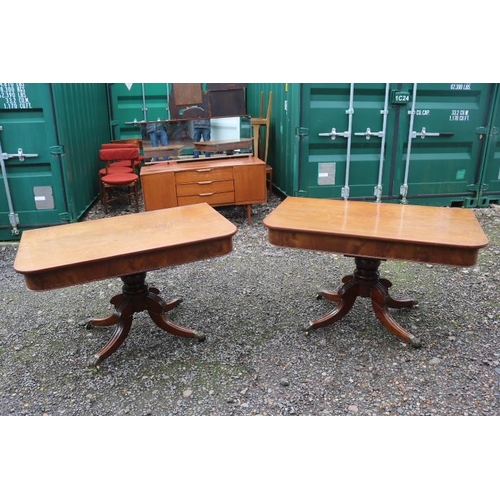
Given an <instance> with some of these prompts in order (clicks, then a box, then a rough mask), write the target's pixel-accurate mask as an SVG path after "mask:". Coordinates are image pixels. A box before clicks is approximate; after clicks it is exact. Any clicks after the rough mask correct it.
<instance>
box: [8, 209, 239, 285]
mask: <svg viewBox="0 0 500 500" xmlns="http://www.w3.org/2000/svg"><path fill="white" fill-rule="evenodd" d="M236 230H237V228H236V226H235V225H234V224H233V223H231V222H230V221H228V220H227V219H226V218H225V217H223V216H222V215H221V214H219V213H218V212H217V211H216V210H215V209H214V208H212V207H211V206H210V205H208V204H207V203H199V204H196V205H187V206H183V207H174V208H167V209H163V210H153V211H150V212H140V213H135V214H129V215H122V216H118V217H109V218H105V219H98V220H91V221H84V222H76V223H73V224H66V225H62V226H52V227H46V228H40V229H32V230H29V231H24V232H23V234H22V237H21V241H20V243H19V249H18V252H17V256H16V260H15V262H14V269H15V270H16V271H17V272H18V273H21V274H23V275H24V277H25V280H26V285H27V287H28V288H29V289H31V290H47V289H52V288H59V287H64V286H70V285H75V284H80V283H85V282H88V281H95V280H99V279H104V278H111V277H116V276H123V275H126V274H134V273H140V272H146V271H150V270H153V269H159V268H162V267H167V266H171V265H177V264H183V263H186V262H192V261H195V260H201V259H206V258H210V257H215V256H219V255H223V254H225V253H229V252H230V251H231V250H232V236H233V235H234V234H235V233H236Z"/></svg>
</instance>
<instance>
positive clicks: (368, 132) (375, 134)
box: [354, 127, 384, 140]
mask: <svg viewBox="0 0 500 500" xmlns="http://www.w3.org/2000/svg"><path fill="white" fill-rule="evenodd" d="M354 135H364V136H365V137H366V140H369V139H370V137H380V138H381V139H382V137H384V131H383V130H380V131H379V132H372V131H371V129H370V127H366V132H354Z"/></svg>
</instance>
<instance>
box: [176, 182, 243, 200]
mask: <svg viewBox="0 0 500 500" xmlns="http://www.w3.org/2000/svg"><path fill="white" fill-rule="evenodd" d="M227 192H231V193H232V192H234V182H233V180H232V179H231V180H229V181H199V182H196V183H192V184H179V185H177V196H192V195H200V194H207V193H213V194H214V193H227Z"/></svg>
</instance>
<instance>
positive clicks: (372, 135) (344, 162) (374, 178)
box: [299, 83, 389, 199]
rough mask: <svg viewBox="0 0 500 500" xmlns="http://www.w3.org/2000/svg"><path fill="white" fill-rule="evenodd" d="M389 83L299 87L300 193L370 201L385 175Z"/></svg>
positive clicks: (386, 173) (307, 85)
mask: <svg viewBox="0 0 500 500" xmlns="http://www.w3.org/2000/svg"><path fill="white" fill-rule="evenodd" d="M388 89H389V88H388V84H383V83H381V84H380V83H376V84H344V83H339V84H302V96H301V100H302V111H301V127H300V132H299V134H300V136H301V139H300V152H299V155H300V161H299V163H300V166H299V186H300V187H299V194H301V195H302V196H307V197H313V198H340V197H342V198H345V199H349V198H358V199H359V198H361V199H364V198H374V197H380V196H381V195H382V185H383V184H384V179H385V178H387V176H388V171H387V166H386V161H387V159H386V156H387V155H386V145H387V136H388V130H387V127H388V120H387V118H388V115H389V108H388Z"/></svg>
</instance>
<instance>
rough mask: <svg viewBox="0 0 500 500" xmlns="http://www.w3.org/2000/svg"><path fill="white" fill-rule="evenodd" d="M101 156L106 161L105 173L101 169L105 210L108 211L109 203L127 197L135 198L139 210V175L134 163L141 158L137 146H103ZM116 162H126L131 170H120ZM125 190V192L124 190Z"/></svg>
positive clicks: (100, 175) (100, 179)
mask: <svg viewBox="0 0 500 500" xmlns="http://www.w3.org/2000/svg"><path fill="white" fill-rule="evenodd" d="M99 158H100V159H101V160H102V161H103V162H104V164H105V166H104V169H101V170H104V174H101V170H100V171H99V183H100V190H101V202H102V204H103V207H104V212H105V213H108V205H109V203H111V202H113V201H116V200H119V199H124V198H127V199H128V200H129V201H132V198H134V199H135V211H136V212H139V176H138V175H137V174H136V173H135V172H134V165H135V162H137V160H138V158H139V150H138V149H137V148H135V147H134V148H130V147H128V148H101V149H100V150H99ZM114 162H125V163H126V165H124V167H122V168H126V166H127V165H128V168H129V171H128V172H126V171H119V170H116V169H117V167H114V168H115V170H113V163H114ZM123 191H125V192H123Z"/></svg>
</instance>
